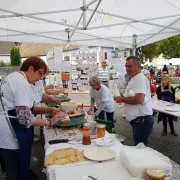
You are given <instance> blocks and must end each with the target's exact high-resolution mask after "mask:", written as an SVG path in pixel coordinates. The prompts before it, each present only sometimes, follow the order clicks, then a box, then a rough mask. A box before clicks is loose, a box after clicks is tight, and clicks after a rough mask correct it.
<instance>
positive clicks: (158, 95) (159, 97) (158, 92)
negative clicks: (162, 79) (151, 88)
mask: <svg viewBox="0 0 180 180" xmlns="http://www.w3.org/2000/svg"><path fill="white" fill-rule="evenodd" d="M156 94H157V98H158V99H159V100H161V85H160V86H158V88H157V89H156Z"/></svg>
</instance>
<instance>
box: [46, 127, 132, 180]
mask: <svg viewBox="0 0 180 180" xmlns="http://www.w3.org/2000/svg"><path fill="white" fill-rule="evenodd" d="M69 132H70V133H71V132H75V133H77V136H79V135H80V134H79V133H80V132H79V130H75V129H73V130H64V131H63V132H62V130H60V129H56V132H55V130H54V129H47V128H46V127H45V128H44V137H45V158H46V157H47V155H48V154H49V153H51V152H53V151H54V150H56V149H62V148H76V149H79V150H86V149H88V148H90V147H95V146H96V141H97V139H91V144H90V145H82V141H81V140H80V141H77V140H76V141H73V138H74V139H75V138H76V137H72V136H71V137H70V136H67V134H69ZM61 133H62V134H63V135H60V134H61ZM64 135H65V136H64ZM64 137H66V138H67V139H72V141H70V142H68V143H60V144H54V145H50V144H49V143H48V141H49V140H51V139H61V138H62V139H63V138H64ZM121 145H122V144H121V143H120V142H119V141H116V142H115V144H114V145H112V146H111V147H110V148H111V149H112V150H114V151H115V152H116V157H115V158H114V159H112V160H110V161H106V162H104V163H109V162H114V161H119V163H120V149H121ZM98 163H99V162H96V161H90V160H87V161H84V162H81V163H74V164H67V165H52V166H48V167H47V168H46V170H47V177H48V179H49V180H55V169H56V168H60V167H62V168H64V167H66V168H67V167H69V168H71V167H77V166H83V167H84V166H87V168H90V167H91V166H89V165H91V164H98ZM124 171H126V170H125V169H124ZM126 173H127V174H129V173H128V172H126ZM129 176H130V175H129Z"/></svg>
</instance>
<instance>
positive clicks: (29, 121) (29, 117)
mask: <svg viewBox="0 0 180 180" xmlns="http://www.w3.org/2000/svg"><path fill="white" fill-rule="evenodd" d="M16 116H17V120H18V122H19V124H21V125H24V126H26V127H27V128H29V127H30V126H51V125H54V124H56V123H57V122H58V121H60V120H61V119H64V118H65V116H66V115H65V114H64V113H62V112H60V113H57V114H56V115H54V116H53V117H52V118H51V119H49V120H47V119H46V120H45V119H36V118H35V117H34V115H33V114H32V112H31V109H30V108H29V107H27V106H16Z"/></svg>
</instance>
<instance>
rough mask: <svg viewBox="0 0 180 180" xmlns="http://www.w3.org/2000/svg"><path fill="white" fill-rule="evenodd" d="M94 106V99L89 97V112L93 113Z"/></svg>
mask: <svg viewBox="0 0 180 180" xmlns="http://www.w3.org/2000/svg"><path fill="white" fill-rule="evenodd" d="M94 104H95V99H94V97H91V102H90V111H93V109H94Z"/></svg>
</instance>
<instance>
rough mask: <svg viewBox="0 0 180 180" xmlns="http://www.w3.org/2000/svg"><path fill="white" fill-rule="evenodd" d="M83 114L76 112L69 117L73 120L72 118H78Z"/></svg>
mask: <svg viewBox="0 0 180 180" xmlns="http://www.w3.org/2000/svg"><path fill="white" fill-rule="evenodd" d="M82 114H83V113H82V112H81V111H78V110H76V111H74V112H73V113H70V114H69V117H70V118H71V117H78V116H81V115H82Z"/></svg>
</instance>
